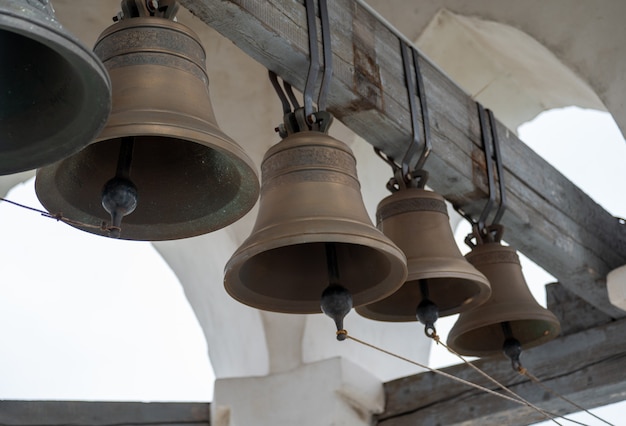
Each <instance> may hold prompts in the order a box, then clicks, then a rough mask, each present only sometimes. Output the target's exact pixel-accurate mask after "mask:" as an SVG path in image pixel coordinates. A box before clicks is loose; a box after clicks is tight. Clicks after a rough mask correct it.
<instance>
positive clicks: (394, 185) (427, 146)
mask: <svg viewBox="0 0 626 426" xmlns="http://www.w3.org/2000/svg"><path fill="white" fill-rule="evenodd" d="M409 50H410V51H411V56H412V59H413V60H412V63H413V68H414V71H415V73H414V75H415V83H414V82H413V77H412V74H411V60H410V59H409ZM400 55H401V56H402V65H403V69H404V80H405V83H406V87H407V95H408V101H409V114H410V117H411V130H412V135H411V142H410V143H409V147H408V148H407V150H406V152H405V154H404V157H403V158H402V163H401V164H398V163H396V162H395V161H394V160H393V159H392V158H391V157H389V156H386V155H385V154H383V153H382V152H381V151H380V149H378V148H374V152H376V155H378V156H379V157H380V158H382V159H383V160H384V161H385V162H386V163H388V164H389V165H390V166H391V168H392V170H393V175H394V176H393V177H392V178H391V179H390V180H389V182H387V189H388V190H389V191H391V192H396V191H399V190H400V189H403V188H424V187H425V186H426V182H427V181H428V172H427V171H426V170H424V164H425V163H426V160H427V159H428V156H429V155H430V152H431V151H432V142H431V139H430V123H429V118H428V108H427V105H426V91H425V90H424V81H423V78H422V73H421V71H420V66H419V62H420V61H419V52H418V51H417V49H415V47H413V46H409V45H408V44H407V43H406V42H405V41H403V40H400ZM416 86H417V88H416ZM416 95H417V96H418V97H419V100H420V110H421V114H422V131H423V134H424V144H423V147H422V152H421V153H420V156H419V158H418V159H417V161H415V165H412V163H413V162H414V157H415V156H416V153H417V150H418V148H419V146H420V134H419V120H418V118H417V105H416V103H415V96H416Z"/></svg>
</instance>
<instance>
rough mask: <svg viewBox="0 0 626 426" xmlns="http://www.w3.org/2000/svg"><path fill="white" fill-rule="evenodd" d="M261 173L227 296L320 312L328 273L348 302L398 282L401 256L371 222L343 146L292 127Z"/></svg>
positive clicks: (228, 271)
mask: <svg viewBox="0 0 626 426" xmlns="http://www.w3.org/2000/svg"><path fill="white" fill-rule="evenodd" d="M261 172H262V186H261V198H260V205H259V215H258V217H257V220H256V223H255V225H254V228H253V230H252V233H251V235H250V236H249V237H248V239H246V240H245V241H244V243H243V244H242V245H241V247H239V249H238V250H237V251H236V252H235V253H234V254H233V256H232V257H231V259H230V260H229V261H228V263H227V264H226V268H225V278H224V284H225V287H226V291H227V292H228V293H229V294H230V295H231V296H232V297H234V298H235V299H237V300H239V301H240V302H242V303H245V304H247V305H250V306H253V307H256V308H259V309H263V310H268V311H276V312H285V313H298V314H306V313H316V312H320V296H321V295H322V292H323V291H324V290H325V288H327V287H328V286H329V282H330V281H332V279H331V276H332V275H336V278H337V279H338V283H339V284H340V285H341V286H343V287H344V288H346V289H347V290H348V291H349V292H350V293H351V295H352V300H353V304H354V306H359V305H362V304H365V303H371V302H373V301H375V300H378V299H380V298H383V297H385V296H387V295H389V294H391V293H392V292H394V291H395V290H397V289H398V288H399V287H400V285H401V284H402V282H404V279H405V278H406V260H405V257H404V255H403V254H402V252H401V251H400V249H398V247H396V246H395V245H394V244H393V243H392V242H391V241H390V240H389V239H388V238H387V237H386V236H385V235H384V234H383V233H382V232H380V231H379V230H378V229H376V228H375V227H374V226H373V224H372V223H371V221H370V219H369V217H368V215H367V212H366V210H365V206H364V204H363V199H362V198H361V193H360V184H359V182H358V179H357V175H356V160H355V158H354V156H353V154H352V151H351V150H350V148H348V146H347V145H345V144H344V143H342V142H340V141H338V140H336V139H334V138H332V137H330V136H328V135H326V134H324V133H322V132H318V131H303V132H298V133H294V134H291V135H289V136H287V137H286V138H285V139H283V140H282V141H281V142H279V143H278V144H277V145H275V146H273V147H272V148H270V150H269V151H268V152H267V153H266V154H265V158H264V160H263V164H262V167H261ZM329 244H330V245H331V247H330V248H331V249H332V252H333V256H332V257H334V261H333V262H331V263H333V264H332V265H329V260H328V259H329V258H328V256H327V254H328V248H329V246H328V245H329ZM332 270H334V272H333V271H332Z"/></svg>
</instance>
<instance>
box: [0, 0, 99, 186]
mask: <svg viewBox="0 0 626 426" xmlns="http://www.w3.org/2000/svg"><path fill="white" fill-rule="evenodd" d="M0 50H1V51H2V65H0V87H2V102H0V174H2V175H6V174H11V173H17V172H21V171H25V170H30V169H34V168H37V167H40V166H44V165H47V164H51V163H53V162H55V161H58V160H60V159H62V158H65V157H67V156H69V155H71V154H74V153H75V152H77V151H78V150H80V149H81V148H83V147H84V146H86V145H87V144H88V143H89V142H91V141H92V140H93V138H94V137H95V136H96V135H97V134H98V133H99V132H100V130H101V129H102V127H103V126H104V123H105V122H106V119H107V116H108V114H109V111H110V109H111V83H110V81H109V77H108V76H107V73H106V70H105V68H104V66H103V65H102V63H101V62H100V60H99V59H98V58H97V57H96V56H95V55H94V54H93V53H92V52H91V51H90V50H89V49H87V48H86V47H85V46H83V44H82V43H81V42H80V41H79V40H78V39H76V38H75V37H74V36H72V35H71V34H70V33H68V32H67V31H66V30H65V28H63V26H62V25H61V24H60V23H59V22H58V21H57V20H56V18H55V16H54V11H53V9H52V6H51V5H50V3H49V2H48V1H47V0H32V1H26V0H3V1H2V2H0Z"/></svg>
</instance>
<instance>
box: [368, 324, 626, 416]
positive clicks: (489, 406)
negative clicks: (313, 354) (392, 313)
mask: <svg viewBox="0 0 626 426" xmlns="http://www.w3.org/2000/svg"><path fill="white" fill-rule="evenodd" d="M625 333H626V320H624V319H622V320H619V321H616V322H611V323H609V324H605V325H602V326H598V327H595V328H593V329H590V330H586V331H583V332H580V333H576V334H572V335H569V336H565V337H563V338H559V339H556V340H554V341H552V342H550V343H547V344H545V345H543V346H540V347H537V348H533V349H529V350H528V351H526V352H525V353H523V354H522V362H523V364H524V366H525V367H526V368H528V371H530V372H531V373H532V374H534V375H535V376H537V377H538V378H539V379H540V380H541V381H542V383H543V384H545V385H546V386H548V387H549V388H550V389H553V390H555V391H556V392H558V393H559V394H561V395H563V396H565V397H567V398H568V399H570V400H572V401H574V402H576V403H577V404H579V405H581V406H583V407H584V408H586V409H591V408H594V407H598V406H603V405H607V404H611V403H613V402H618V401H622V400H624V399H626V377H625V376H624V374H623V372H624V369H626V340H625V339H624V335H625ZM441 350H444V349H441ZM474 364H475V365H476V366H478V367H479V368H481V369H482V370H483V371H485V372H487V373H488V374H489V375H491V376H492V377H494V378H496V379H497V380H498V381H500V382H501V383H503V384H505V385H506V386H507V387H508V388H509V389H511V390H512V391H514V392H515V393H517V394H518V395H520V396H522V397H523V398H525V399H526V400H528V401H529V402H531V403H533V404H535V405H537V406H538V407H540V408H541V409H543V410H545V411H548V412H551V413H556V414H559V415H565V414H567V413H571V412H575V411H579V410H578V409H576V408H574V407H573V406H572V405H570V404H568V403H566V402H564V401H563V400H561V399H560V398H557V397H555V396H554V395H553V394H551V393H549V392H546V391H545V390H544V389H543V388H541V387H540V386H538V385H537V384H536V383H533V382H531V381H530V380H528V379H527V378H525V377H523V376H521V375H519V374H518V373H516V372H514V371H513V370H512V369H511V364H510V362H509V361H507V360H504V359H483V360H479V361H475V362H474ZM444 371H445V372H447V373H449V374H453V375H454V376H457V377H461V378H463V379H465V380H469V381H471V382H474V383H478V384H480V385H482V386H485V387H487V388H489V389H493V390H498V388H497V387H496V386H495V385H493V384H492V383H491V382H488V381H487V380H486V379H485V378H484V377H482V376H480V375H479V374H478V373H476V371H475V370H473V369H471V368H470V367H468V366H466V365H464V364H461V365H456V366H453V367H449V368H446V369H444ZM385 392H386V395H387V404H386V408H385V412H384V413H383V414H381V415H380V417H379V421H378V424H379V425H380V426H408V425H411V426H413V425H421V426H435V425H446V426H461V425H481V426H492V425H493V426H500V425H507V426H516V425H520V426H522V425H527V424H530V423H534V422H538V421H540V420H542V419H543V417H542V416H541V415H540V414H539V413H537V412H536V411H534V410H532V409H530V408H528V407H526V406H522V405H518V404H516V403H513V402H510V401H507V400H504V399H502V398H499V397H497V396H494V395H490V394H488V393H486V392H483V391H479V390H476V389H474V388H471V387H469V386H467V385H464V384H460V383H458V382H454V381H452V380H450V379H448V378H446V377H443V376H440V375H436V374H434V373H431V372H427V373H422V374H418V375H415V376H410V377H405V378H402V379H398V380H395V381H392V382H389V383H386V384H385ZM614 422H615V421H614Z"/></svg>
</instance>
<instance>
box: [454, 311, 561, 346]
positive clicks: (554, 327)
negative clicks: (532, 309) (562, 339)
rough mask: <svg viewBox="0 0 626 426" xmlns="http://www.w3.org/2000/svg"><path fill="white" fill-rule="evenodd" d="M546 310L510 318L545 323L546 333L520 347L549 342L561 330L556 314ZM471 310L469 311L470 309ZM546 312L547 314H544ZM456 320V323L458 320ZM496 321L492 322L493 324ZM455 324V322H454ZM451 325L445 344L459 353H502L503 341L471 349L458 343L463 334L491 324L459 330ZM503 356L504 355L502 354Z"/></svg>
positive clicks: (513, 321) (518, 320)
mask: <svg viewBox="0 0 626 426" xmlns="http://www.w3.org/2000/svg"><path fill="white" fill-rule="evenodd" d="M546 311H547V312H543V313H542V314H540V315H536V316H535V317H533V318H525V319H511V320H510V321H508V322H510V323H512V324H514V323H518V324H519V323H530V322H535V323H536V322H542V323H544V324H545V325H546V327H545V328H546V331H548V333H547V334H546V333H545V332H544V333H543V334H541V335H538V336H537V337H536V338H534V339H532V340H529V341H525V342H521V345H522V349H524V350H525V349H530V348H534V347H537V346H540V345H542V344H544V343H547V342H549V341H550V340H553V339H554V338H556V337H557V336H558V335H559V334H560V332H561V325H560V323H559V320H558V319H557V318H556V316H554V314H552V313H551V312H550V311H548V310H546ZM470 312H471V311H470ZM546 313H547V315H546ZM460 319H461V316H459V320H460ZM459 320H457V323H458V321H459ZM500 322H504V321H500ZM495 324H497V323H494V325H495ZM455 326H456V324H455ZM455 326H453V327H452V328H451V329H450V332H449V334H448V339H447V342H446V343H447V345H448V346H450V347H451V348H452V349H453V350H454V351H456V352H458V353H460V354H461V355H465V356H477V357H485V356H492V355H501V354H502V346H501V344H503V343H504V341H502V342H500V344H498V345H496V344H494V345H492V346H493V348H490V349H473V348H467V347H463V346H461V345H459V343H458V339H459V338H460V337H461V336H463V335H464V334H467V333H471V332H475V331H477V330H479V329H480V328H483V327H489V326H491V325H488V326H482V327H471V328H470V327H464V329H462V330H459V329H458V328H457V327H455ZM502 356H504V355H502Z"/></svg>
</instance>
